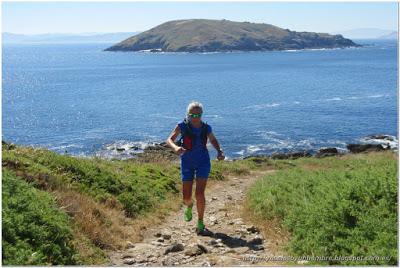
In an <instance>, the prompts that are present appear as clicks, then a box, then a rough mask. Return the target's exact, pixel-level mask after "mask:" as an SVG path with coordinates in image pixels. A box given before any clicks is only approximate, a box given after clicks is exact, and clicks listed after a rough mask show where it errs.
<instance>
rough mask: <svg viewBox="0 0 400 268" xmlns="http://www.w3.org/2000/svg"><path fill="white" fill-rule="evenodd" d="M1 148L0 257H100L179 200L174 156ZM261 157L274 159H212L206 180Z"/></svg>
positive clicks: (85, 260) (28, 260)
mask: <svg viewBox="0 0 400 268" xmlns="http://www.w3.org/2000/svg"><path fill="white" fill-rule="evenodd" d="M2 153H3V154H2V157H3V159H2V165H3V174H4V176H3V197H5V198H3V215H4V216H3V234H5V236H3V263H4V264H12V265H17V264H36V263H38V264H71V263H74V262H75V263H77V264H98V265H100V264H105V263H107V257H106V255H105V252H104V250H108V249H110V250H113V249H118V248H121V247H123V246H125V243H126V241H127V240H130V241H135V240H136V239H137V238H138V237H139V232H140V229H141V228H145V227H146V225H148V224H149V218H150V219H151V220H154V221H156V220H157V219H158V218H159V219H161V218H162V217H163V215H166V214H168V213H169V212H170V211H171V210H173V209H177V208H178V206H179V205H180V203H181V201H180V187H181V185H180V183H181V181H180V173H179V162H169V161H166V162H161V161H157V162H154V163H152V162H149V163H142V162H140V161H139V160H137V159H130V160H126V161H124V160H102V159H98V158H81V157H79V158H78V157H72V156H68V155H61V154H57V153H55V152H53V151H50V150H46V149H43V148H33V147H27V146H18V145H11V144H6V143H3V152H2ZM263 164H266V165H270V164H271V163H269V162H265V163H264V162H262V163H256V162H254V161H253V160H251V159H249V160H244V161H233V162H231V163H227V162H217V161H212V171H211V174H210V180H211V181H213V180H224V179H225V177H226V176H227V175H228V174H243V173H248V172H249V170H250V169H254V168H256V167H262V165H263ZM26 189H29V191H28V190H26ZM24 192H28V193H29V195H26V196H24V195H22V193H24ZM51 198H52V199H51ZM28 200H38V201H37V202H32V201H28ZM15 203H21V207H15V205H13V204H15ZM54 204H55V205H56V206H58V208H59V210H56V209H54V208H53V207H54ZM42 207H43V210H41V208H42ZM50 208H52V209H50ZM43 218H44V219H43ZM150 222H151V221H150ZM153 223H154V222H153ZM39 227H40V228H43V229H40V228H39ZM49 230H50V231H49ZM71 230H72V231H71ZM71 232H72V238H68V239H71V242H66V244H65V245H64V244H63V245H59V244H58V243H59V241H68V239H67V237H69V236H71ZM56 233H57V234H58V236H57V235H54V234H56ZM55 237H56V239H55ZM30 239H35V241H36V242H35V243H39V244H41V245H43V247H46V248H44V249H43V250H42V249H39V248H37V247H38V244H35V243H33V242H32V241H30ZM40 250H42V251H40ZM74 251H76V252H77V254H75V255H74V258H72V256H73V255H72V252H74ZM34 252H37V253H35V254H34V255H33V256H36V257H35V258H33V257H29V256H32V255H31V254H33V253H34ZM15 254H17V255H15ZM15 256H17V257H15Z"/></svg>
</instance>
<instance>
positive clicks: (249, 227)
mask: <svg viewBox="0 0 400 268" xmlns="http://www.w3.org/2000/svg"><path fill="white" fill-rule="evenodd" d="M246 230H247V231H249V232H250V233H253V234H254V233H259V232H260V230H259V229H258V228H257V227H255V226H254V225H252V226H247V227H246Z"/></svg>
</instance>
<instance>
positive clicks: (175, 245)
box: [164, 242, 184, 255]
mask: <svg viewBox="0 0 400 268" xmlns="http://www.w3.org/2000/svg"><path fill="white" fill-rule="evenodd" d="M183 249H184V247H183V245H182V244H181V243H176V242H175V243H173V244H172V245H170V246H169V247H167V248H166V249H165V252H164V255H167V254H168V253H170V252H178V251H182V250H183Z"/></svg>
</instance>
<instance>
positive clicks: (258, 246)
mask: <svg viewBox="0 0 400 268" xmlns="http://www.w3.org/2000/svg"><path fill="white" fill-rule="evenodd" d="M253 250H255V251H259V250H264V246H263V245H255V246H254V247H253Z"/></svg>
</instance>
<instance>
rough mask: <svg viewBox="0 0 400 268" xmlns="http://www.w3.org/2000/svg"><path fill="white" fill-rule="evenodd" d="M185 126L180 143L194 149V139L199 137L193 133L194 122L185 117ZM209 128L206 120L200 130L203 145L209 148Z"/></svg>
mask: <svg viewBox="0 0 400 268" xmlns="http://www.w3.org/2000/svg"><path fill="white" fill-rule="evenodd" d="M183 122H184V123H185V124H184V127H183V129H182V131H181V137H180V138H179V141H178V145H179V146H182V147H183V148H185V149H187V150H192V148H193V144H194V140H195V139H196V138H197V137H196V135H195V134H194V133H193V130H192V124H191V123H190V122H189V121H188V120H187V118H185V119H184V120H183ZM207 129H208V125H207V123H206V122H203V125H202V126H201V130H200V138H201V140H202V143H203V146H204V147H205V148H207Z"/></svg>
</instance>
